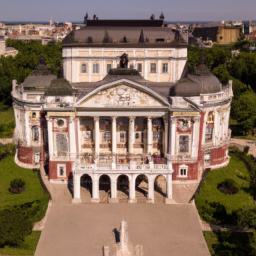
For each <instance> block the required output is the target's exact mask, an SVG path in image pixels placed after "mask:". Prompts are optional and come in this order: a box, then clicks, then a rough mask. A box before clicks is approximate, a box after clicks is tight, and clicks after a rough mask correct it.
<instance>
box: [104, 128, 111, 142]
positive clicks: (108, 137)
mask: <svg viewBox="0 0 256 256" xmlns="http://www.w3.org/2000/svg"><path fill="white" fill-rule="evenodd" d="M103 139H104V142H107V143H109V142H111V132H109V131H105V132H104V133H103Z"/></svg>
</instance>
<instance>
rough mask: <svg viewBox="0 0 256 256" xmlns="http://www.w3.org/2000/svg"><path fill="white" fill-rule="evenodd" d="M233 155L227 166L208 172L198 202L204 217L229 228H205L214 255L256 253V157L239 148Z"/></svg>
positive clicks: (233, 255) (197, 197) (241, 255)
mask: <svg viewBox="0 0 256 256" xmlns="http://www.w3.org/2000/svg"><path fill="white" fill-rule="evenodd" d="M230 155H231V159H230V163H229V165H228V166H226V167H224V168H220V169H217V170H212V171H209V172H208V173H207V175H206V177H205V178H204V180H203V181H202V184H201V186H200V190H199V192H198V194H197V196H196V198H195V202H196V206H197V209H198V212H199V214H200V216H201V218H202V219H203V220H204V221H206V222H207V223H209V224H210V225H215V226H216V225H219V226H222V227H223V228H224V227H225V228H226V230H227V231H221V232H219V231H218V232H204V236H205V239H206V241H207V244H208V247H209V250H210V252H211V255H216V256H217V255H218V256H222V255H225V256H226V255H227V256H229V255H230V256H250V255H255V254H256V232H255V227H256V207H255V200H254V198H255V182H254V179H255V167H253V166H255V160H254V159H253V158H252V157H250V156H248V155H246V154H245V153H242V152H239V151H233V152H231V153H230Z"/></svg>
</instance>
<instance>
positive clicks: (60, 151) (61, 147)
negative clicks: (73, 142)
mask: <svg viewBox="0 0 256 256" xmlns="http://www.w3.org/2000/svg"><path fill="white" fill-rule="evenodd" d="M56 146H57V155H58V156H66V155H67V153H68V140H67V136H66V134H62V133H57V134H56Z"/></svg>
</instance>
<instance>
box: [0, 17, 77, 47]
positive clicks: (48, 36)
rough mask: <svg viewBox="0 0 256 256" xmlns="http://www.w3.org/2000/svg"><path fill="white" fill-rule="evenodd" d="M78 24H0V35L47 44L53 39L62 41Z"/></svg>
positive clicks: (51, 22)
mask: <svg viewBox="0 0 256 256" xmlns="http://www.w3.org/2000/svg"><path fill="white" fill-rule="evenodd" d="M75 28H76V26H73V24H72V23H70V22H65V23H61V24H56V23H54V22H53V21H52V20H50V22H49V24H24V25H22V24H9V25H7V24H3V23H1V24H0V35H5V36H6V37H7V38H10V39H13V40H21V41H40V42H41V43H42V44H47V43H48V42H52V41H62V39H63V38H65V37H66V36H67V34H69V33H70V31H72V30H73V29H75Z"/></svg>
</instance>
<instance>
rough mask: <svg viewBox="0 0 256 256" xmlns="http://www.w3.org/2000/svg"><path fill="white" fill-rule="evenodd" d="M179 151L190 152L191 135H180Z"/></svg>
mask: <svg viewBox="0 0 256 256" xmlns="http://www.w3.org/2000/svg"><path fill="white" fill-rule="evenodd" d="M179 152H180V153H188V152H189V136H183V135H182V136H180V137H179Z"/></svg>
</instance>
